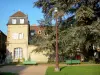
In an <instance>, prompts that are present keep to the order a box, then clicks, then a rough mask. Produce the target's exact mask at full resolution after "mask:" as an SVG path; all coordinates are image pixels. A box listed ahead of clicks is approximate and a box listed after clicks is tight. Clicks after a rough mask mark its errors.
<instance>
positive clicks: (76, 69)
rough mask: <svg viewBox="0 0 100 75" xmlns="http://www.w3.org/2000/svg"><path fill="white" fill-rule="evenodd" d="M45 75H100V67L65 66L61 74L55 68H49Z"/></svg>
mask: <svg viewBox="0 0 100 75" xmlns="http://www.w3.org/2000/svg"><path fill="white" fill-rule="evenodd" d="M45 75H100V65H99V66H98V65H95V66H65V67H61V71H60V72H54V67H48V69H47V71H46V74H45Z"/></svg>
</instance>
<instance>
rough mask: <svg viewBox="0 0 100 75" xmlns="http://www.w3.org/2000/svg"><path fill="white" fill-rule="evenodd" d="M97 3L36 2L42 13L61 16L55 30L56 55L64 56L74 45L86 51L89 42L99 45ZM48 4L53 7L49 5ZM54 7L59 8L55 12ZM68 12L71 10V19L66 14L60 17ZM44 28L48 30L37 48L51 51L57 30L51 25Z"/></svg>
mask: <svg viewBox="0 0 100 75" xmlns="http://www.w3.org/2000/svg"><path fill="white" fill-rule="evenodd" d="M97 3H98V0H96V1H95V0H63V1H62V0H42V1H41V0H38V1H37V2H36V3H35V6H37V7H40V8H42V11H43V13H44V14H48V15H50V16H52V17H53V18H55V17H56V18H61V20H60V23H59V26H60V27H59V32H58V33H59V39H58V44H59V55H63V56H64V55H68V54H69V53H71V52H76V50H77V48H79V49H80V50H81V52H82V53H83V54H84V55H86V54H87V52H88V50H89V47H90V46H91V47H93V45H95V46H97V45H100V39H99V37H100V29H99V28H100V20H99V18H100V15H98V14H100V12H99V11H100V10H99V9H100V8H99V7H97ZM50 6H52V7H51V8H49V7H50ZM55 7H57V8H58V12H57V13H56V14H55V15H54V14H53V11H54V8H55ZM71 12H72V13H74V16H71V17H72V19H71V21H69V18H68V19H64V20H62V17H65V15H66V14H68V13H71ZM97 13H98V14H97ZM71 15H72V14H71ZM72 20H73V21H72ZM72 22H73V23H72ZM70 24H72V25H70ZM63 25H66V26H63ZM68 25H69V26H68ZM46 32H47V33H49V32H50V33H49V36H48V37H47V38H46V39H45V40H44V41H45V42H41V44H39V47H38V50H37V51H48V54H47V55H50V54H51V53H52V55H53V54H55V42H56V40H55V38H56V36H55V34H56V32H55V31H52V28H51V29H50V28H48V30H47V31H46Z"/></svg>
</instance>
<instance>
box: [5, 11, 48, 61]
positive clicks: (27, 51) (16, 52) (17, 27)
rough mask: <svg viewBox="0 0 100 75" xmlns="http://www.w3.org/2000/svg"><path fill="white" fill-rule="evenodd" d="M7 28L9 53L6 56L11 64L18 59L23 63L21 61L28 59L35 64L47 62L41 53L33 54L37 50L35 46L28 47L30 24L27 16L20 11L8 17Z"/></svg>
mask: <svg viewBox="0 0 100 75" xmlns="http://www.w3.org/2000/svg"><path fill="white" fill-rule="evenodd" d="M7 26H8V33H7V50H8V51H9V52H10V54H8V58H9V60H10V59H11V60H12V61H13V62H16V61H18V60H19V59H20V60H21V61H23V59H24V60H28V59H29V57H30V58H31V60H34V61H36V62H47V61H48V58H47V57H46V56H44V54H43V53H41V54H40V53H38V54H36V53H34V52H33V50H34V49H36V48H37V47H36V46H34V45H29V36H30V34H29V33H30V24H29V21H28V16H27V15H25V14H24V13H22V12H21V11H18V12H16V13H15V14H13V15H12V16H10V18H9V21H8V24H7ZM32 52H33V53H32ZM41 59H42V60H41Z"/></svg>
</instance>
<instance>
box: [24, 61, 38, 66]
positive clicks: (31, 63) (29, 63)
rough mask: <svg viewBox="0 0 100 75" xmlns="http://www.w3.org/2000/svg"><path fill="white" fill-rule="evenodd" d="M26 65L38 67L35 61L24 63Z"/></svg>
mask: <svg viewBox="0 0 100 75" xmlns="http://www.w3.org/2000/svg"><path fill="white" fill-rule="evenodd" d="M23 64H24V65H36V64H37V63H36V62H35V61H24V62H23Z"/></svg>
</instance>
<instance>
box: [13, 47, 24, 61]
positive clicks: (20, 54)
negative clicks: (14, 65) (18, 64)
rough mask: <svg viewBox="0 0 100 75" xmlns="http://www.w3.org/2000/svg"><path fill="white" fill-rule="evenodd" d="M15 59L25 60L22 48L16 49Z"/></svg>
mask: <svg viewBox="0 0 100 75" xmlns="http://www.w3.org/2000/svg"><path fill="white" fill-rule="evenodd" d="M14 58H15V59H22V58H23V50H22V48H15V49H14Z"/></svg>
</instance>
